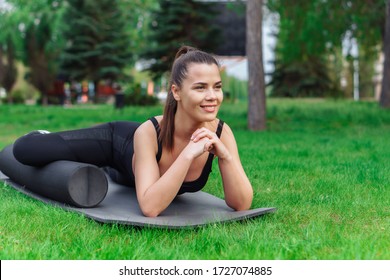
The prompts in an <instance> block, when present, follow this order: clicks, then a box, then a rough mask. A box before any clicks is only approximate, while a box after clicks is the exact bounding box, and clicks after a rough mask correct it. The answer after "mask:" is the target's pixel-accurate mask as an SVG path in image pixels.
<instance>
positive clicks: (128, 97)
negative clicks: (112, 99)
mask: <svg viewBox="0 0 390 280" xmlns="http://www.w3.org/2000/svg"><path fill="white" fill-rule="evenodd" d="M125 92H126V94H125V104H126V106H153V105H156V104H157V103H158V99H157V98H156V97H155V96H153V95H148V94H146V92H143V91H142V88H141V85H140V84H138V83H137V84H134V85H132V86H130V87H128V88H127V89H126V90H125Z"/></svg>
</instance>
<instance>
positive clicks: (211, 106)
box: [200, 105, 217, 113]
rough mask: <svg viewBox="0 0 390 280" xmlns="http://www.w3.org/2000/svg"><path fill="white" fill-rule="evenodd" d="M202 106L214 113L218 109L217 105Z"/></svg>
mask: <svg viewBox="0 0 390 280" xmlns="http://www.w3.org/2000/svg"><path fill="white" fill-rule="evenodd" d="M200 107H201V108H202V109H203V110H205V111H206V112H208V113H213V112H214V111H215V110H216V108H217V105H203V106H200Z"/></svg>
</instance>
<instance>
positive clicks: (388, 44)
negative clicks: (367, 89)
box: [379, 0, 390, 108]
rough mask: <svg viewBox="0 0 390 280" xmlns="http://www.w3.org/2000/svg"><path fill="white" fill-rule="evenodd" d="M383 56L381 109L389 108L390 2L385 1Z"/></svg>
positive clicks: (388, 0) (389, 0)
mask: <svg viewBox="0 0 390 280" xmlns="http://www.w3.org/2000/svg"><path fill="white" fill-rule="evenodd" d="M384 55H385V61H384V62H383V78H382V91H381V96H380V99H379V104H380V106H381V107H384V108H390V0H387V8H386V25H385V41H384Z"/></svg>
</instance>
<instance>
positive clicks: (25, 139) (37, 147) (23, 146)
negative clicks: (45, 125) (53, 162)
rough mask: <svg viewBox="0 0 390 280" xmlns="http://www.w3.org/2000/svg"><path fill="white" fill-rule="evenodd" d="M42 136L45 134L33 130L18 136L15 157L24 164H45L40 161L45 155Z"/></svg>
mask: <svg viewBox="0 0 390 280" xmlns="http://www.w3.org/2000/svg"><path fill="white" fill-rule="evenodd" d="M42 136H44V135H43V134H42V133H41V132H39V131H33V132H30V133H28V134H26V135H24V136H22V137H20V138H18V139H17V140H16V141H15V143H14V144H13V154H14V157H15V158H16V159H17V160H18V161H19V162H21V163H23V164H27V165H34V166H39V165H43V164H44V163H41V162H40V160H41V159H42V157H43V154H42V148H43V147H42V146H43V143H42V141H41V140H42V138H41V137H42Z"/></svg>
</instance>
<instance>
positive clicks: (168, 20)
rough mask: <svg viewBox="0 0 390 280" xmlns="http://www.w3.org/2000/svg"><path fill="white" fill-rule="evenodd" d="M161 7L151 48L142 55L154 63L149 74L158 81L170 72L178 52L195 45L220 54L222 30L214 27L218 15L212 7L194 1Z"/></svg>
mask: <svg viewBox="0 0 390 280" xmlns="http://www.w3.org/2000/svg"><path fill="white" fill-rule="evenodd" d="M159 3H160V7H159V9H158V10H156V11H155V12H154V13H153V14H152V18H153V20H152V25H151V34H150V36H149V38H148V42H149V46H148V48H147V49H146V50H145V51H144V52H143V53H141V57H142V58H143V59H147V60H152V61H153V63H152V64H151V65H150V67H149V68H148V70H149V71H150V72H151V74H152V75H153V76H154V78H158V77H161V76H162V75H163V74H164V73H166V72H168V71H169V70H170V67H171V64H172V62H173V60H174V57H175V54H176V51H177V49H178V48H179V47H180V46H181V45H191V46H193V47H196V48H199V49H201V50H204V51H208V52H213V51H215V50H216V47H217V45H218V43H220V42H219V40H218V36H219V31H218V28H217V27H215V26H213V25H212V24H211V23H210V20H211V18H212V17H213V16H214V15H215V13H216V11H214V9H213V6H212V4H211V3H205V2H201V1H194V0H160V1H159Z"/></svg>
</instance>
